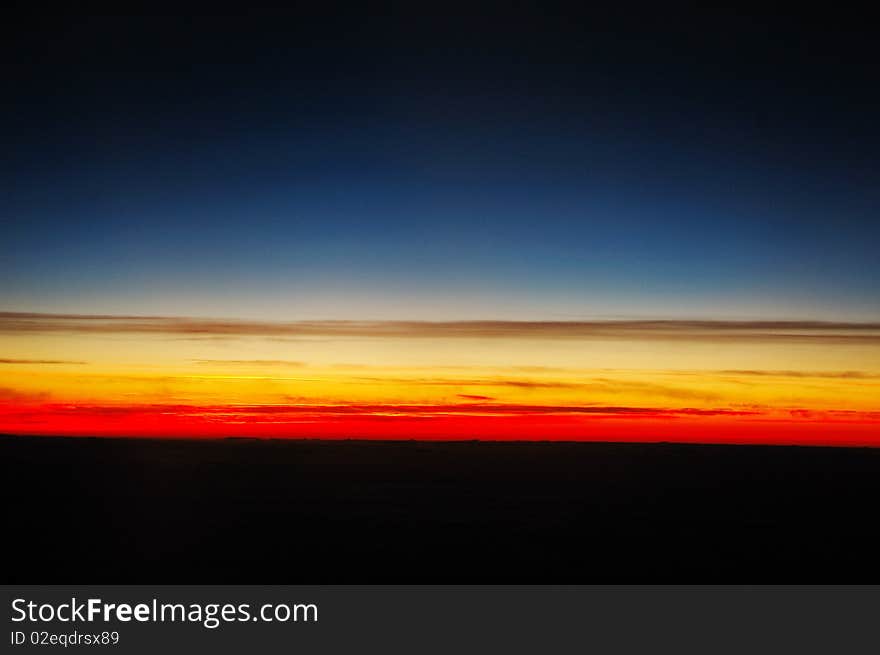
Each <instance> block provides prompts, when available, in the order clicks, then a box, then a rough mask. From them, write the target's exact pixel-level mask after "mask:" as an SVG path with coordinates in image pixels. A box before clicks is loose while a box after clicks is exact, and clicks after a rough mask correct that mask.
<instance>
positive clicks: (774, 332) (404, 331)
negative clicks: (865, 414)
mask: <svg viewBox="0 0 880 655" xmlns="http://www.w3.org/2000/svg"><path fill="white" fill-rule="evenodd" d="M0 332H3V333H7V334H15V333H55V332H66V333H77V334H119V333H137V334H155V335H163V336H167V337H172V338H181V337H187V338H218V337H226V338H228V337H246V336H251V337H266V338H306V337H313V338H314V337H322V338H341V337H348V338H387V337H395V338H456V339H458V338H464V339H467V338H474V339H495V338H537V339H654V340H685V341H687V340H691V341H723V340H739V341H742V340H759V341H769V340H778V341H808V342H809V341H815V342H820V343H826V344H830V343H869V344H876V343H880V323H854V322H839V321H709V320H690V321H689V320H656V321H650V320H633V321H295V322H274V321H247V320H227V319H202V318H187V317H161V316H140V317H138V316H110V315H103V314H94V315H90V314H38V313H26V312H0Z"/></svg>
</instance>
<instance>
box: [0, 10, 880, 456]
mask: <svg viewBox="0 0 880 655" xmlns="http://www.w3.org/2000/svg"><path fill="white" fill-rule="evenodd" d="M4 29H5V30H6V31H7V34H5V35H4V36H6V37H7V38H5V39H4V43H5V45H4V48H8V49H9V51H8V52H7V53H5V54H6V55H7V56H5V57H4V58H3V66H4V72H5V73H7V78H8V79H9V80H10V88H11V89H13V90H14V93H13V94H12V98H11V102H8V103H6V104H5V105H4V106H3V108H2V109H0V112H2V114H0V115H2V119H3V120H2V129H3V132H4V143H5V147H4V152H3V153H2V155H0V158H2V159H0V161H2V163H3V170H4V174H3V176H2V180H0V198H2V200H0V211H2V214H0V221H2V226H3V227H2V230H3V231H2V234H3V239H2V243H0V406H2V407H0V431H3V432H14V433H41V434H42V433H46V434H49V433H51V434H62V433H64V434H66V433H70V434H74V433H76V434H86V433H88V434H107V435H115V436H124V435H132V434H150V435H156V436H230V435H246V434H256V435H258V436H293V437H312V436H317V437H321V436H323V437H344V436H354V437H358V436H360V437H378V438H420V437H424V438H534V439H554V438H566V439H568V438H573V439H610V440H614V439H639V440H671V441H675V440H687V441H719V440H720V441H737V442H739V441H743V442H773V443H776V442H781V443H842V444H853V443H858V444H864V443H874V442H880V432H878V427H880V419H878V412H880V406H878V404H877V402H876V400H875V399H876V398H878V397H880V394H878V393H877V392H878V390H880V292H878V289H880V256H878V253H877V243H878V242H880V221H878V219H877V209H878V200H880V184H878V182H880V180H878V179H877V176H878V173H877V171H878V170H880V167H878V163H880V162H878V154H877V153H878V152H880V149H878V146H880V138H878V137H880V127H878V124H877V121H876V116H877V115H878V110H880V106H878V105H880V92H878V88H880V86H878V84H877V82H878V80H877V72H876V66H875V65H874V63H875V62H876V61H877V59H878V54H880V53H878V52H877V45H876V43H875V41H876V39H874V38H873V35H872V34H871V32H870V30H868V26H866V25H860V24H857V23H856V22H855V21H848V19H847V18H846V17H843V16H838V15H822V16H818V15H817V16H810V15H806V14H800V15H798V16H778V15H769V14H768V15H762V14H753V15H745V14H741V13H734V12H716V11H703V10H694V11H692V12H690V13H688V14H682V15H674V14H671V13H667V12H660V11H657V12H656V13H652V14H645V13H634V12H632V11H626V10H621V11H620V12H619V13H614V12H602V13H589V12H586V11H584V10H581V11H579V12H577V13H574V12H572V11H569V10H564V9H561V8H555V7H552V6H550V5H548V3H541V5H537V4H536V5H533V6H528V5H517V6H516V7H506V8H503V9H500V10H498V11H491V12H490V11H481V10H473V9H472V10H470V11H469V12H465V13H454V14H453V13H452V12H451V10H449V9H448V8H442V7H441V6H440V5H437V6H436V7H434V8H432V7H431V6H429V5H420V6H419V7H418V8H410V9H406V8H402V6H396V5H382V6H381V7H372V6H371V7H370V8H369V9H367V8H364V9H362V10H355V11H351V10H349V11H346V12H338V11H332V10H327V11H326V13H321V12H320V11H319V10H314V9H313V10H310V11H309V12H300V13H294V12H290V13H287V14H283V15H282V14H277V15H239V16H199V17H193V16H161V17H159V16H112V17H111V16H103V17H101V16H91V17H88V16H82V15H80V16H64V15H54V16H46V15H34V16H27V15H22V16H20V17H17V18H16V20H15V21H12V22H11V23H10V24H9V25H8V26H6V27H5V28H4Z"/></svg>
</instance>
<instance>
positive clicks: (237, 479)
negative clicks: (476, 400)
mask: <svg viewBox="0 0 880 655" xmlns="http://www.w3.org/2000/svg"><path fill="white" fill-rule="evenodd" d="M0 480H2V485H3V493H4V499H5V504H6V507H7V511H6V513H5V514H6V516H5V538H4V542H5V544H4V545H5V550H6V558H5V565H4V567H3V571H4V575H3V577H4V580H3V582H4V583H7V584H10V583H30V584H43V583H53V584H60V583H78V584H85V583H89V584H107V583H139V584H143V583H176V584H180V583H187V584H190V583H212V584H220V583H253V584H256V583H285V584H301V583H302V584H309V583H312V584H318V583H322V584H323V583H381V584H393V583H565V584H573V583H597V582H603V583H672V582H675V583H718V582H727V583H793V582H797V583H844V582H849V583H853V582H862V583H864V582H878V581H880V564H878V558H877V556H876V552H877V543H878V542H877V539H876V534H875V532H876V529H875V524H876V510H877V501H878V499H880V450H873V449H833V448H795V447H766V446H742V447H740V446H694V445H671V444H607V443H590V444H574V443H538V442H534V443H483V442H455V443H453V442H434V443H424V442H375V441H374V442H364V441H326V442H323V441H274V440H263V441H256V440H218V441H188V440H173V441H172V440H165V441H160V440H142V439H82V438H60V437H57V438H30V437H0Z"/></svg>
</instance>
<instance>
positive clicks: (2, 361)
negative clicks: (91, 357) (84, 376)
mask: <svg viewBox="0 0 880 655" xmlns="http://www.w3.org/2000/svg"><path fill="white" fill-rule="evenodd" d="M0 364H76V365H82V364H86V362H80V361H75V360H72V359H9V358H5V359H0Z"/></svg>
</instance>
